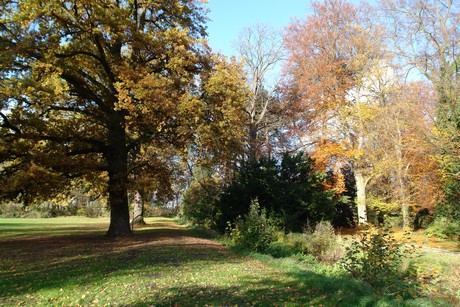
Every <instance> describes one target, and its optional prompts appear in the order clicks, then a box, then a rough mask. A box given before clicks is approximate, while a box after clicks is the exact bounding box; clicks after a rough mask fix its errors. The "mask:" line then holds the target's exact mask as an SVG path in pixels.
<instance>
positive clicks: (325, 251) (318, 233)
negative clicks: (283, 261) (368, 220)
mask: <svg viewBox="0 0 460 307" xmlns="http://www.w3.org/2000/svg"><path fill="white" fill-rule="evenodd" d="M302 238H303V240H304V252H305V253H307V254H310V255H313V256H315V257H316V258H317V259H318V260H320V261H322V262H328V263H332V262H336V261H337V260H339V259H340V257H341V256H342V252H343V250H342V246H341V244H340V242H339V240H340V237H339V236H337V235H336V234H335V231H334V227H333V226H332V224H331V223H330V222H328V221H321V222H319V223H318V224H316V226H315V228H314V229H313V228H311V227H306V228H305V230H304V233H303V235H302Z"/></svg>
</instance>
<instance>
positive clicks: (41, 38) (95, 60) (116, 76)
mask: <svg viewBox="0 0 460 307" xmlns="http://www.w3.org/2000/svg"><path fill="white" fill-rule="evenodd" d="M0 11H1V21H0V42H1V44H2V50H1V57H0V61H1V66H0V67H1V69H0V74H1V77H2V78H1V84H0V87H1V89H2V90H1V94H0V95H1V96H0V103H1V114H0V115H1V118H2V121H1V130H0V132H1V136H2V137H1V143H0V152H1V153H0V157H1V160H0V163H1V165H2V169H1V171H2V177H1V178H2V179H1V181H2V182H1V184H0V185H1V186H3V188H2V195H1V196H3V197H7V196H10V197H13V196H17V195H19V196H21V197H22V198H23V199H25V200H30V199H33V198H36V197H37V196H41V197H48V196H49V194H53V193H57V192H59V191H60V190H61V189H63V188H65V186H66V185H65V182H66V179H68V178H74V177H87V178H91V177H92V176H94V172H101V173H102V174H103V175H105V176H106V178H107V192H108V202H109V205H110V208H111V219H110V226H109V229H108V232H107V235H109V236H118V235H128V234H130V233H131V230H130V227H129V207H128V197H127V189H128V169H129V165H128V164H129V159H128V156H129V153H130V152H131V151H132V150H133V149H134V148H136V147H138V146H139V145H140V144H145V143H148V144H149V146H153V147H158V148H162V147H165V146H166V147H167V146H173V147H174V148H176V149H179V150H181V151H185V150H186V149H187V148H188V147H189V144H190V143H191V142H194V141H198V142H199V143H201V144H206V142H205V140H209V139H210V138H212V139H219V140H224V139H225V140H226V141H228V140H230V139H231V137H232V136H233V135H234V133H233V131H238V128H235V127H237V125H235V126H232V127H231V129H229V127H230V126H231V125H233V124H236V123H237V122H238V120H236V118H238V115H236V114H237V113H238V110H240V108H239V104H240V103H241V102H240V101H239V99H240V97H241V95H242V93H243V92H244V91H243V90H241V87H240V86H241V85H242V84H243V81H241V82H240V79H241V77H240V76H239V75H235V74H234V73H232V72H235V70H232V69H233V68H232V64H231V63H228V64H226V63H223V62H225V60H223V59H221V58H218V57H214V58H211V57H210V53H209V50H208V48H207V46H206V42H205V40H204V37H205V34H206V33H205V28H204V22H205V16H204V11H203V8H202V7H201V6H200V3H199V1H195V0H161V1H137V0H123V1H115V0H105V1H84V0H73V1H67V0H52V1H40V0H33V1H2V2H1V4H0ZM217 76H218V77H219V78H220V83H221V84H224V86H227V88H226V89H225V90H222V89H216V87H212V85H209V84H208V83H209V82H213V81H212V80H213V79H215V78H216V77H217ZM232 111H234V112H235V113H232ZM225 129H227V132H228V133H224V132H222V130H225ZM223 143H224V141H222V144H223ZM207 144H208V145H210V143H207ZM12 179H14V180H13V181H14V182H15V183H18V184H17V185H15V186H13V187H15V188H16V189H15V190H14V191H12V190H11V189H9V188H10V187H12V185H8V184H7V182H8V181H11V180H12Z"/></svg>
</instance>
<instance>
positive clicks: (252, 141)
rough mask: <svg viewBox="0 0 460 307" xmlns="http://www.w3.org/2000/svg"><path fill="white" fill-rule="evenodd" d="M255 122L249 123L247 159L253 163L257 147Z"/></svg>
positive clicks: (256, 157) (256, 154) (255, 159)
mask: <svg viewBox="0 0 460 307" xmlns="http://www.w3.org/2000/svg"><path fill="white" fill-rule="evenodd" d="M257 129H258V127H257V124H255V123H251V124H249V142H248V143H249V144H248V145H249V161H250V162H251V163H255V162H256V161H257V159H258V158H259V157H258V148H257Z"/></svg>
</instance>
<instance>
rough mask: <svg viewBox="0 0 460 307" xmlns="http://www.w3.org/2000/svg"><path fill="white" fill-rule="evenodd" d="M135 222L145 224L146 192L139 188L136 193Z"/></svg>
mask: <svg viewBox="0 0 460 307" xmlns="http://www.w3.org/2000/svg"><path fill="white" fill-rule="evenodd" d="M133 224H136V225H145V221H144V193H142V192H140V191H139V190H137V191H136V192H135V193H134V212H133Z"/></svg>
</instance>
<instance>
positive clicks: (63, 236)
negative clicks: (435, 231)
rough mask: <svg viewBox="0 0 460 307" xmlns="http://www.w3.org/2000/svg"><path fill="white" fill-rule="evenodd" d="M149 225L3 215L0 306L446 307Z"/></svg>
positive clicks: (306, 262) (302, 262)
mask: <svg viewBox="0 0 460 307" xmlns="http://www.w3.org/2000/svg"><path fill="white" fill-rule="evenodd" d="M147 222H148V225H147V226H144V227H142V228H138V229H137V230H136V234H135V236H133V237H128V238H116V239H108V238H105V237H103V234H104V232H105V230H106V229H107V223H108V221H107V220H106V219H85V218H56V219H21V220H19V219H0V281H1V282H0V305H2V306H12V305H26V306H32V305H33V306H36V305H74V306H77V305H81V306H87V305H100V306H102V305H112V306H120V305H132V306H149V305H156V306H174V305H178V306H189V305H198V306H204V305H206V304H208V305H240V306H241V305H243V306H244V305H258V306H267V305H281V306H299V305H307V306H309V305H315V306H321V305H323V306H396V305H412V306H423V305H425V306H432V305H435V303H436V305H442V302H440V301H436V302H435V301H431V300H429V299H419V300H412V301H396V300H393V299H390V298H386V297H383V296H380V295H378V294H376V293H375V292H374V291H373V289H372V288H370V287H369V286H367V285H366V284H364V283H361V282H358V281H354V280H350V279H349V278H348V277H346V276H343V275H342V273H341V272H340V271H338V270H337V269H335V268H334V267H332V266H326V265H322V264H318V263H317V262H315V261H312V260H311V258H308V257H307V258H302V257H300V256H299V257H289V258H280V259H274V258H272V257H270V256H267V255H260V254H247V253H242V252H240V251H235V250H233V249H230V248H227V247H224V246H222V245H220V244H218V243H216V242H214V241H210V240H207V239H203V235H205V233H203V232H200V231H196V230H190V229H187V228H185V227H183V226H180V225H178V224H177V223H175V222H174V221H173V220H172V219H147ZM446 305H448V304H446Z"/></svg>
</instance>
